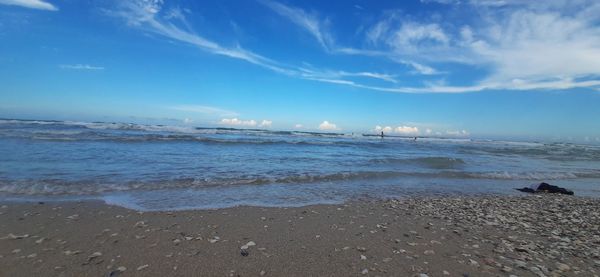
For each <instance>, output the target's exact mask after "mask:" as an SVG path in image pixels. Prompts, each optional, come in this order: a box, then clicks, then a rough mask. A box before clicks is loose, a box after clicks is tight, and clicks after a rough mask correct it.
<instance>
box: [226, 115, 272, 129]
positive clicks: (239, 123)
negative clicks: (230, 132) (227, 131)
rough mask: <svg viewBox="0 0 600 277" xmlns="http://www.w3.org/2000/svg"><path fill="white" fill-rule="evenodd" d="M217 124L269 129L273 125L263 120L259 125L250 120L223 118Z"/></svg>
mask: <svg viewBox="0 0 600 277" xmlns="http://www.w3.org/2000/svg"><path fill="white" fill-rule="evenodd" d="M219 124H223V125H229V126H244V127H256V126H258V127H261V128H271V126H272V125H273V121H271V120H266V119H264V120H263V121H261V122H260V123H258V122H257V121H256V120H254V119H250V120H241V119H238V118H236V117H234V118H223V119H221V121H220V122H219Z"/></svg>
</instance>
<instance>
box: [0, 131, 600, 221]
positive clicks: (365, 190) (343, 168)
mask: <svg viewBox="0 0 600 277" xmlns="http://www.w3.org/2000/svg"><path fill="white" fill-rule="evenodd" d="M0 153H1V155H0V198H1V199H5V200H41V199H83V198H85V199H90V198H91V199H103V200H105V201H107V202H109V203H114V204H118V205H122V206H126V207H130V208H135V209H140V210H172V209H193V208H218V207H229V206H235V205H259V206H300V205H307V204H317V203H338V202H341V201H344V200H347V199H350V198H356V197H398V196H404V195H414V194H417V195H422V194H487V193H500V194H512V193H515V191H514V190H513V188H515V187H522V186H526V185H528V184H530V183H534V182H539V181H547V182H550V183H552V184H556V185H560V186H564V187H567V188H570V189H573V190H575V193H576V194H578V195H587V196H596V197H597V196H600V147H598V146H589V145H576V144H545V143H531V142H509V141H484V140H470V139H434V138H421V139H418V140H417V141H413V140H412V139H404V138H392V137H386V138H384V139H381V138H378V137H363V136H349V135H331V134H318V133H306V132H273V131H264V130H235V129H211V128H194V127H177V126H149V125H137V124H123V123H84V122H57V121H22V120H0Z"/></svg>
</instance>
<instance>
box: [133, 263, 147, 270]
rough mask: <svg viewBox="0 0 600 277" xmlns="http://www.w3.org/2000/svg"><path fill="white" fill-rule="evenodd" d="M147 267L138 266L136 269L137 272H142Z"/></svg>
mask: <svg viewBox="0 0 600 277" xmlns="http://www.w3.org/2000/svg"><path fill="white" fill-rule="evenodd" d="M148 266H149V265H147V264H145V265H140V266H138V268H137V269H136V270H137V271H140V270H143V269H145V268H147V267H148Z"/></svg>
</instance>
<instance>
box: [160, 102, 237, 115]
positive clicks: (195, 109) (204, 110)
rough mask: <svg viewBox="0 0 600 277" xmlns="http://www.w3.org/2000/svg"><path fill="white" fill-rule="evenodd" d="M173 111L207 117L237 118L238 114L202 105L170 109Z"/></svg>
mask: <svg viewBox="0 0 600 277" xmlns="http://www.w3.org/2000/svg"><path fill="white" fill-rule="evenodd" d="M168 108H169V109H171V110H176V111H181V112H191V113H201V114H207V115H217V116H237V115H238V113H236V112H234V111H229V110H225V109H221V108H216V107H210V106H202V105H179V106H172V107H168Z"/></svg>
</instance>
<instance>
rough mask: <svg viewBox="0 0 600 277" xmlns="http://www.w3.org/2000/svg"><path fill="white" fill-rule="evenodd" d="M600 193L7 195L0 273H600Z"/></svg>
mask: <svg viewBox="0 0 600 277" xmlns="http://www.w3.org/2000/svg"><path fill="white" fill-rule="evenodd" d="M599 224H600V201H599V200H597V199H588V198H580V197H568V196H553V195H539V196H538V195H535V196H534V195H531V196H523V197H502V196H482V197H436V198H407V199H401V200H386V201H382V200H360V201H353V202H349V203H346V204H343V205H317V206H307V207H298V208H261V207H236V208H228V209H219V210H193V211H177V212H137V211H133V210H127V209H124V208H120V207H115V206H109V205H106V204H104V203H101V202H46V203H31V204H23V203H2V207H1V209H0V275H1V276H41V275H44V276H119V275H120V276H263V275H264V276H363V275H366V276H598V275H599V274H600V230H599Z"/></svg>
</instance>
